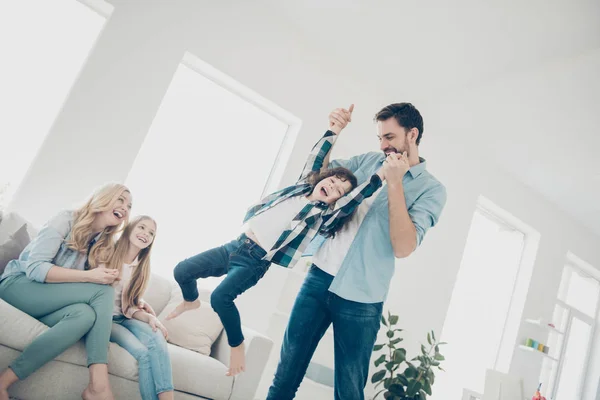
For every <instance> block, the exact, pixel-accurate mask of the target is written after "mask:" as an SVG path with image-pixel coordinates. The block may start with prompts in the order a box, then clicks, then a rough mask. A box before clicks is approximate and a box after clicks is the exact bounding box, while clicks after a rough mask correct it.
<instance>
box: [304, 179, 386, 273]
mask: <svg viewBox="0 0 600 400" xmlns="http://www.w3.org/2000/svg"><path fill="white" fill-rule="evenodd" d="M383 185H385V181H384V182H383ZM383 185H382V186H381V187H380V188H379V189H378V190H377V191H376V192H375V193H373V195H372V196H371V197H369V198H367V199H366V200H364V201H363V202H362V203H361V204H360V205H359V206H358V208H357V209H356V213H355V214H354V217H353V218H351V219H350V220H349V221H346V223H345V224H344V226H343V227H342V229H340V230H339V231H337V232H336V234H335V238H333V239H327V240H326V241H325V242H324V243H323V245H322V246H321V247H320V248H319V249H318V250H317V251H316V253H315V255H314V256H313V263H314V264H315V265H316V266H317V267H319V269H321V270H323V271H325V272H327V273H328V274H329V275H333V276H335V275H336V274H337V273H338V271H339V270H340V268H341V266H342V263H343V262H344V258H345V257H346V254H348V251H349V250H350V246H351V245H352V242H353V241H354V238H355V237H356V234H357V233H358V228H360V224H362V222H363V220H364V219H365V216H366V215H367V212H369V209H370V208H371V205H372V204H373V201H375V198H377V196H379V193H381V189H382V188H383Z"/></svg>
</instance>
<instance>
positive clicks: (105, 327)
mask: <svg viewBox="0 0 600 400" xmlns="http://www.w3.org/2000/svg"><path fill="white" fill-rule="evenodd" d="M130 209H131V194H130V192H129V190H128V189H127V188H126V187H125V186H123V185H120V184H109V185H106V186H104V187H102V188H100V189H98V190H97V191H96V192H95V193H94V194H93V195H92V197H91V198H90V199H89V200H88V201H87V202H86V203H85V204H84V205H83V206H82V207H81V208H79V209H78V210H75V211H63V212H61V213H59V214H58V215H56V216H55V217H54V218H52V219H51V220H50V221H48V222H47V223H46V224H45V225H44V226H43V227H42V229H41V230H40V232H39V234H38V236H37V237H36V238H35V239H33V241H32V242H31V243H30V244H29V245H28V246H27V247H26V248H25V249H24V250H23V252H22V253H21V255H20V256H19V259H18V260H13V261H10V262H9V263H8V265H7V266H6V269H5V271H4V274H2V276H1V277H0V298H2V299H3V300H4V301H6V302H7V303H9V304H12V305H13V306H14V307H16V308H18V309H20V310H21V311H23V312H25V313H27V314H29V315H31V316H32V317H34V318H37V319H38V320H40V321H41V322H43V323H44V324H46V325H48V326H49V327H50V328H49V329H48V330H46V331H45V332H44V333H42V334H41V335H39V336H38V337H37V338H35V339H34V340H33V342H31V343H30V344H29V346H27V347H26V348H25V349H24V350H23V352H22V353H21V354H20V355H19V357H17V358H16V359H15V360H14V361H13V362H12V363H11V364H10V366H9V367H8V368H7V369H6V370H5V371H4V372H2V374H0V400H7V399H8V387H9V386H10V385H11V384H13V383H14V382H16V381H18V380H23V379H25V378H27V377H28V376H29V375H31V374H32V373H33V372H35V371H36V370H37V369H38V368H40V367H41V366H42V365H44V364H46V363H47V362H48V361H51V360H52V359H54V358H55V357H56V356H58V355H59V354H61V353H62V352H63V351H65V350H66V349H68V348H69V347H71V346H72V345H73V344H74V343H76V342H77V341H78V340H79V339H81V338H82V337H84V336H85V346H86V351H87V364H88V368H89V371H90V381H89V384H88V386H87V388H86V389H85V391H84V392H83V394H82V397H83V398H84V399H85V400H96V399H103V400H105V399H113V395H112V392H111V389H110V385H109V382H108V368H107V362H108V343H109V337H110V329H111V319H112V308H113V301H114V299H113V296H114V290H113V288H112V287H111V286H110V284H112V283H113V282H114V281H115V279H116V278H117V277H118V272H117V271H114V270H110V269H108V268H102V267H100V265H101V264H102V263H106V262H107V261H108V260H109V258H110V257H111V255H112V253H113V251H114V238H115V234H116V233H117V232H119V231H120V229H121V228H122V226H123V225H124V224H125V223H126V222H127V220H128V217H129V212H130Z"/></svg>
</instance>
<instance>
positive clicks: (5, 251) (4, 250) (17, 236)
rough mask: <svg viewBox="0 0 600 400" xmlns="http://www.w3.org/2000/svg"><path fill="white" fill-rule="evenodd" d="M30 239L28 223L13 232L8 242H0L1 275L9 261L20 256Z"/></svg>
mask: <svg viewBox="0 0 600 400" xmlns="http://www.w3.org/2000/svg"><path fill="white" fill-rule="evenodd" d="M30 240H31V239H30V238H29V234H28V233H27V224H25V225H23V226H21V227H20V228H19V229H18V230H17V231H16V232H15V233H13V234H12V235H11V236H10V237H9V238H8V240H7V241H6V242H4V243H0V275H2V273H3V272H4V268H6V264H8V262H9V261H11V260H16V259H17V258H19V256H20V255H21V252H22V251H23V249H24V248H25V247H26V246H27V245H28V244H29V242H30Z"/></svg>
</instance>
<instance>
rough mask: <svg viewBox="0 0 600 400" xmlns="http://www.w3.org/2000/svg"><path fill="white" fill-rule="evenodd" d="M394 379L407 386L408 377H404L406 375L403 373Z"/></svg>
mask: <svg viewBox="0 0 600 400" xmlns="http://www.w3.org/2000/svg"><path fill="white" fill-rule="evenodd" d="M396 379H397V380H398V382H400V384H402V385H404V386H408V379H407V378H406V376H404V375H397V376H396Z"/></svg>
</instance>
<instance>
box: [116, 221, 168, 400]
mask: <svg viewBox="0 0 600 400" xmlns="http://www.w3.org/2000/svg"><path fill="white" fill-rule="evenodd" d="M155 235H156V222H155V221H154V220H153V219H152V218H150V217H148V216H146V215H142V216H139V217H136V218H135V219H134V220H133V221H131V222H130V223H129V224H128V225H127V227H126V228H125V231H124V232H123V235H121V237H120V238H119V240H117V245H116V247H115V252H114V254H113V257H112V258H111V260H110V263H109V264H108V268H109V269H111V270H117V271H120V278H119V279H118V280H117V281H116V282H115V283H114V284H113V287H114V288H115V301H114V311H113V326H112V332H111V335H110V340H111V341H112V342H115V343H117V344H118V345H119V346H121V347H123V348H124V349H125V350H127V351H128V352H129V353H130V354H131V355H132V356H133V357H135V359H136V360H137V362H138V368H139V377H138V384H139V386H140V393H141V395H142V399H143V400H150V399H160V400H171V399H173V377H172V375H171V360H170V358H169V350H168V348H167V341H166V338H167V330H166V329H165V327H164V326H163V325H162V324H161V323H160V322H159V321H158V319H157V318H156V315H154V312H153V311H151V308H148V312H146V311H144V310H143V309H141V306H142V305H143V304H144V303H143V302H142V295H143V294H144V291H145V290H146V287H147V286H148V281H149V279H150V252H151V250H152V245H153V244H154V237H155ZM158 330H160V332H158Z"/></svg>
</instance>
